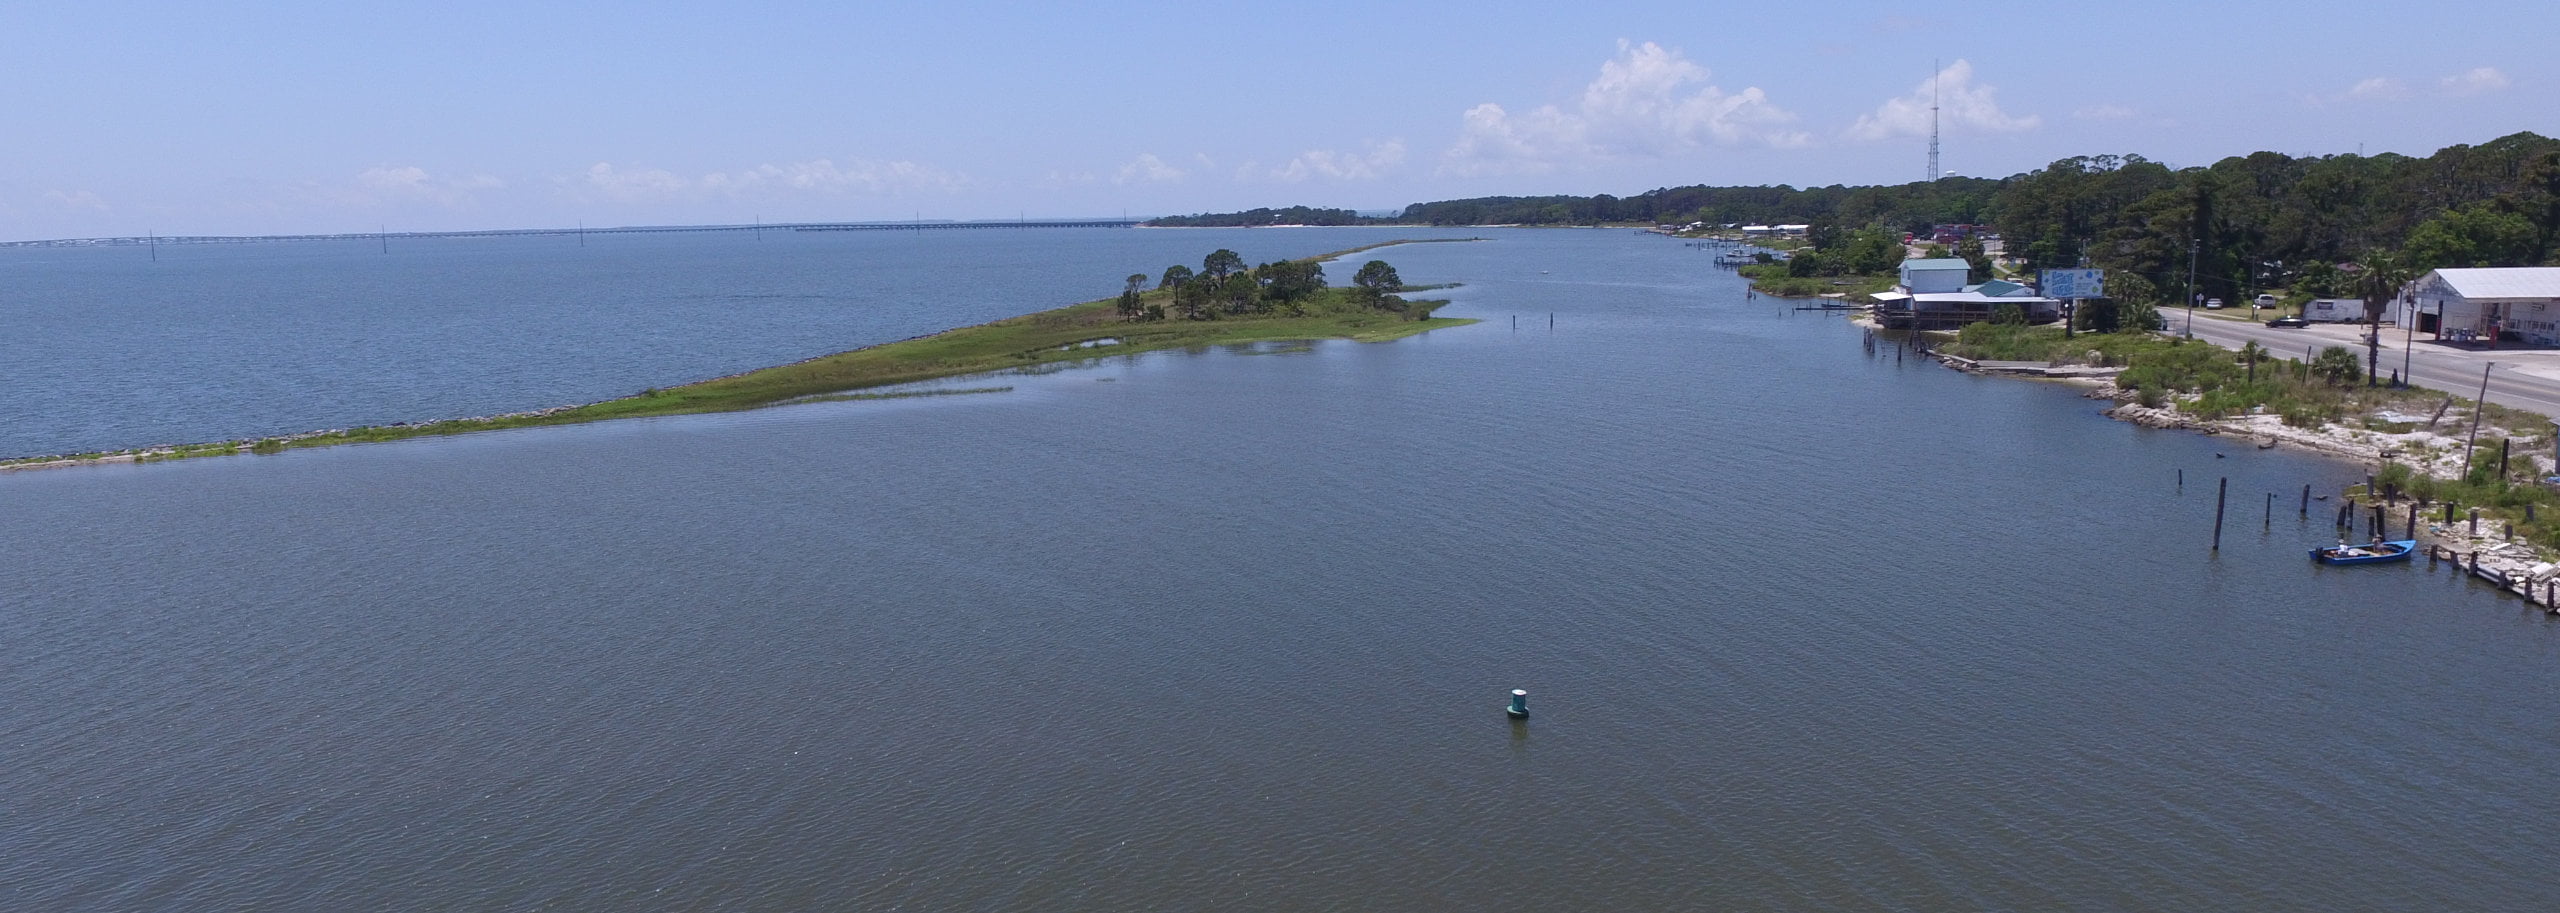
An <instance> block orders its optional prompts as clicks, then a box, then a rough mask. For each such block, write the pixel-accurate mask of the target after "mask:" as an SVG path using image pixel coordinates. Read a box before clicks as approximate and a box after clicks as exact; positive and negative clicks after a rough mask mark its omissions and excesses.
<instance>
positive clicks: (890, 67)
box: [0, 0, 2560, 239]
mask: <svg viewBox="0 0 2560 913" xmlns="http://www.w3.org/2000/svg"><path fill="white" fill-rule="evenodd" d="M2554 35H2560V4H2552V3H2549V2H2547V0H2545V2H2502V0H2491V2H2475V3H2468V4H2462V5H2459V6H2452V5H2447V6H2425V5H2411V4H2405V3H2404V4H2388V5H2385V4H2355V3H2316V4H2315V3H2247V4H2242V3H2230V2H2217V3H2205V2H2185V0H2166V2H2156V3H2150V4H2129V5H2128V4H2115V5H2103V6H2102V5H2088V6H2081V5H2078V4H2055V3H1999V2H1990V3H1973V4H1964V5H1961V8H1960V9H1956V10H1929V9H1926V8H1925V7H1923V6H1921V5H1918V4H1884V3H1814V4H1798V5H1791V6H1783V7H1781V6H1771V5H1766V4H1761V5H1754V4H1706V3H1698V2H1695V0H1689V2H1664V3H1583V4H1518V5H1512V4H1486V3H1470V4H1454V3H1452V4H1423V3H1413V4H1397V5H1377V4H1334V3H1295V4H1252V3H1227V4H1202V3H1137V2H1123V3H1107V2H1106V3H1096V4H1090V5H1084V6H1059V7H1056V8H1050V7H1045V6H1044V7H1032V6H1028V5H1025V6H1012V5H992V4H971V3H941V4H914V3H883V4H870V3H755V2H734V3H720V4H711V3H697V4H647V3H623V4H554V3H505V4H501V3H477V2H471V0H446V2H440V3H432V4H413V3H397V2H394V3H370V4H346V3H306V2H270V3H258V4H226V3H210V2H208V3H184V4H180V3H170V4H144V3H117V2H105V0H102V2H89V3H14V4H9V5H7V6H6V7H0V49H4V50H0V53H5V55H6V56H5V59H7V60H8V61H9V67H8V68H7V70H6V72H7V74H8V78H6V79H0V122H5V123H6V125H7V131H6V134H5V135H6V136H7V140H6V141H5V142H0V238H5V239H26V238H54V237H88V236H102V235H133V234H142V233H144V232H147V231H148V232H158V233H161V234H253V233H278V232H306V231H310V232H320V231H371V230H374V229H375V228H377V227H381V226H388V227H390V228H391V229H393V230H444V229H458V228H478V227H521V226H565V225H570V224H574V223H577V222H580V221H583V222H584V223H585V224H587V225H591V226H594V225H625V224H669V223H708V222H745V221H750V220H754V219H758V218H761V219H763V220H765V221H794V220H838V219H903V218H909V217H912V216H914V215H915V214H917V213H922V214H923V216H924V217H926V218H1010V217H1013V216H1015V215H1017V214H1026V213H1027V214H1029V215H1032V216H1043V215H1047V216H1069V215H1118V214H1120V213H1122V212H1127V213H1130V214H1158V213H1178V212H1196V211H1207V210H1225V209H1237V208H1245V207H1251V206H1260V205H1274V206H1277V205H1289V204H1297V203H1304V204H1309V205H1319V206H1341V207H1350V208H1358V209H1392V208H1396V207H1400V206H1403V205H1404V204H1407V203H1412V202H1418V201H1424V200H1433V199H1447V198H1452V197H1462V196H1479V195H1489V194H1521V195H1526V194H1541V193H1577V194H1587V193H1617V194H1632V193H1638V192H1641V191H1644V190H1647V189H1650V188H1654V187H1661V186H1672V185H1680V184H1695V183H1707V184H1763V183H1786V184H1794V185H1797V186H1808V185H1820V184H1831V183H1851V184H1859V183H1899V182H1904V181H1910V180H1917V179H1919V178H1920V177H1922V176H1923V174H1924V169H1925V167H1926V156H1925V153H1926V143H1927V136H1926V132H1927V104H1926V94H1925V93H1926V87H1927V84H1928V83H1929V81H1930V77H1931V74H1932V72H1933V70H1932V63H1933V61H1935V62H1936V65H1937V66H1939V67H1941V68H1942V69H1941V70H1940V71H1938V72H1939V84H1940V95H1941V102H1940V108H1941V111H1940V116H1941V120H1942V131H1943V134H1944V154H1943V162H1944V167H1945V168H1946V170H1948V171H1951V172H1955V173H1961V174H1973V175H1986V176H1999V175H2007V174H2012V173H2016V172H2019V171H2024V170H2029V169H2033V168H2035V167H2038V166H2040V165H2042V164H2044V163H2046V162H2049V161H2052V160H2054V159H2057V158H2062V157H2066V156H2071V155H2081V154H2098V153H2137V154H2141V155H2144V156H2147V157H2150V158H2153V159H2158V160H2163V161H2167V162H2170V163H2173V164H2179V165H2186V164H2203V163H2209V162H2211V161H2213V160H2215V159H2217V158H2220V157H2223V156H2227V155H2236V154H2246V153H2249V152H2253V151H2257V150H2261V149H2271V150H2275V151H2280V152H2286V153H2293V154H2326V153H2339V152H2354V151H2356V150H2357V149H2358V147H2359V145H2360V144H2361V146H2362V148H2364V149H2365V150H2366V151H2368V152H2380V151H2395V152H2405V153H2418V154H2423V153H2426V152H2430V151H2433V150H2434V149H2436V148H2438V147H2441V146H2444V145H2449V144H2453V143H2476V142H2482V141H2485V140H2489V139H2492V138H2495V137H2498V136H2503V135H2506V134H2509V133H2513V132H2516V131H2519V130H2531V131H2534V132H2537V133H2542V134H2545V135H2560V55H2555V54H2553V53H2552V51H2551V45H2550V42H2551V40H2552V36H2554Z"/></svg>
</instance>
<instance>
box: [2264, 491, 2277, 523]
mask: <svg viewBox="0 0 2560 913" xmlns="http://www.w3.org/2000/svg"><path fill="white" fill-rule="evenodd" d="M2264 526H2265V527H2266V528H2267V529H2274V528H2276V493H2275V492H2272V491H2270V492H2267V517H2266V522H2265V524H2264Z"/></svg>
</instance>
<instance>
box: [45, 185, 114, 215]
mask: <svg viewBox="0 0 2560 913" xmlns="http://www.w3.org/2000/svg"><path fill="white" fill-rule="evenodd" d="M44 198H45V199H46V200H47V201H49V202H51V203H53V204H54V205H56V206H60V207H62V208H64V209H68V210H73V211H85V212H106V211H107V201H105V200H101V199H99V198H98V195H97V194H94V193H90V192H89V191H86V190H70V191H63V190H48V191H45V192H44Z"/></svg>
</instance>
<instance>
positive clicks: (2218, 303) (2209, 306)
mask: <svg viewBox="0 0 2560 913" xmlns="http://www.w3.org/2000/svg"><path fill="white" fill-rule="evenodd" d="M2204 309H2205V310H2208V311H2219V310H2222V299H2220V298H2207V299H2205V300H2204Z"/></svg>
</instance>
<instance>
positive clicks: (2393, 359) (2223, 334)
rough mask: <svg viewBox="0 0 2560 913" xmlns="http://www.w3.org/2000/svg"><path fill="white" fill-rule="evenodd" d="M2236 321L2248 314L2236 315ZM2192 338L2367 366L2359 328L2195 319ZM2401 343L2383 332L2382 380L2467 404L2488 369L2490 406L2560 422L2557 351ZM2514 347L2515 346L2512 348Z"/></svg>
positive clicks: (2174, 327)
mask: <svg viewBox="0 0 2560 913" xmlns="http://www.w3.org/2000/svg"><path fill="white" fill-rule="evenodd" d="M2166 316H2167V317H2168V318H2169V330H2170V332H2178V331H2181V330H2184V329H2186V326H2187V314H2186V312H2185V311H2183V310H2179V311H2171V312H2168V313H2167V314H2166ZM2239 316H2240V317H2241V318H2246V317H2247V316H2248V312H2247V311H2241V312H2239ZM2195 336H2196V338H2198V339H2202V340H2206V341H2208V342H2211V343H2213V344H2215V345H2220V346H2227V347H2230V348H2233V349H2237V348H2239V347H2241V346H2242V345H2244V344H2246V343H2247V342H2249V341H2251V340H2255V341H2256V342H2257V343H2258V344H2259V345H2262V346H2265V347H2267V351H2269V352H2273V353H2275V355H2276V357H2278V358H2302V357H2304V356H2305V350H2306V349H2307V348H2309V347H2313V346H2321V347H2326V346H2345V347H2347V348H2349V349H2351V350H2354V352H2355V353H2356V362H2357V363H2358V364H2362V363H2363V362H2364V354H2365V352H2364V325H2363V324H2312V325H2311V326H2308V327H2303V328H2300V329H2276V328H2272V327H2268V326H2266V325H2264V324H2261V323H2258V322H2256V321H2252V320H2246V319H2232V318H2225V317H2220V316H2206V315H2204V314H2202V313H2198V314H2197V315H2196V318H2195ZM2403 338H2405V337H2404V336H2403V334H2402V331H2401V330H2399V329H2398V328H2396V327H2391V326H2384V327H2383V328H2382V376H2383V378H2384V379H2386V380H2387V379H2389V378H2390V377H2391V372H2393V371H2397V370H2400V367H2401V365H2402V364H2404V363H2405V364H2407V365H2408V366H2409V370H2408V375H2407V376H2408V379H2409V382H2410V383H2413V384H2417V385H2418V386H2421V387H2433V388H2435V389H2438V390H2443V391H2446V392H2449V393H2457V394H2460V395H2461V396H2462V397H2463V398H2465V399H2468V398H2470V397H2472V396H2473V395H2475V394H2477V393H2479V392H2480V369H2481V367H2482V366H2483V365H2484V364H2487V363H2489V362H2496V363H2497V366H2496V367H2493V368H2490V369H2489V401H2490V402H2493V403H2497V404H2498V405H2501V406H2511V407H2514V408H2517V409H2523V410H2526V411H2529V412H2537V413H2541V414H2543V415H2546V416H2560V349H2515V348H2507V349H2474V348H2468V347H2463V346H2455V345H2451V344H2448V343H2440V342H2431V341H2429V340H2428V339H2427V334H2425V333H2419V334H2417V338H2416V339H2415V340H2414V344H2411V345H2408V346H2406V347H2404V346H2403V345H2402V342H2401V340H2402V339H2403ZM2511 345H2512V344H2511Z"/></svg>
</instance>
